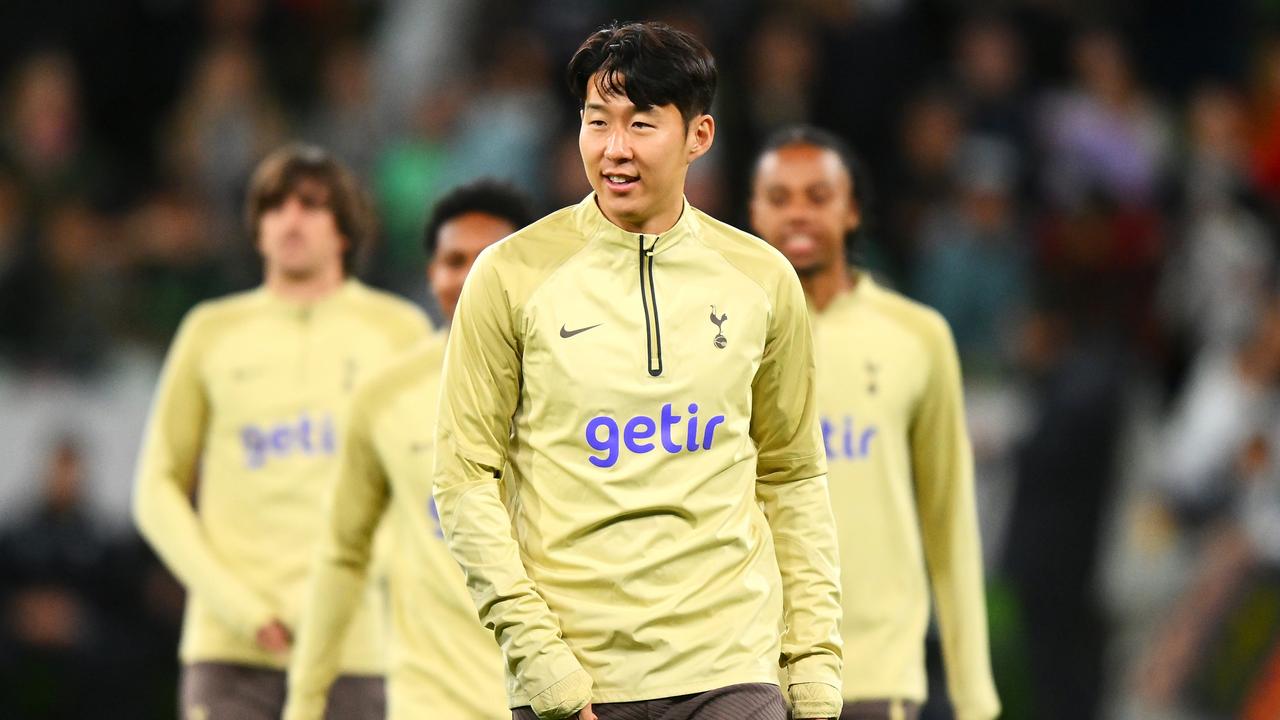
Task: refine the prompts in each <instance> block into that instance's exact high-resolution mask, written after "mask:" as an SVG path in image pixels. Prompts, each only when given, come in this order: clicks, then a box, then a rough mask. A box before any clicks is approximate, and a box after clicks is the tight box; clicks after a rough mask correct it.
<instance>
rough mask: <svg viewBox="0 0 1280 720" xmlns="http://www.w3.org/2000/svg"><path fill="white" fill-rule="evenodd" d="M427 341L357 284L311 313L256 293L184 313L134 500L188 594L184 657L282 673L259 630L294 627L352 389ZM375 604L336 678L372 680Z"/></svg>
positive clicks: (412, 321)
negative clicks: (367, 676)
mask: <svg viewBox="0 0 1280 720" xmlns="http://www.w3.org/2000/svg"><path fill="white" fill-rule="evenodd" d="M427 332H428V326H427V322H426V318H425V317H424V316H423V315H422V313H421V312H419V311H418V310H417V309H416V308H415V307H413V306H412V305H411V304H409V303H407V302H405V301H403V300H399V299H394V298H393V297H392V296H390V295H387V294H385V293H382V292H378V291H375V290H371V289H369V288H367V287H365V286H363V285H361V284H360V283H358V282H356V281H354V280H350V281H348V282H346V283H345V284H344V285H343V286H342V288H341V289H339V290H338V291H336V292H334V293H333V294H332V295H330V296H328V297H326V298H324V299H322V300H319V301H317V302H314V303H308V304H298V303H293V302H289V301H286V300H284V299H281V298H279V297H277V296H275V295H272V294H271V293H270V292H269V291H267V290H266V289H265V288H259V289H257V290H253V291H250V292H246V293H240V294H237V295H232V296H230V297H227V298H224V299H221V300H216V301H212V302H208V303H202V304H200V305H198V306H197V307H196V308H194V309H193V310H192V311H191V312H190V313H188V315H187V317H186V318H185V319H184V320H183V322H182V327H181V328H179V330H178V335H177V337H176V338H175V339H174V342H173V346H172V347H171V348H170V349H169V356H168V358H167V359H166V361H165V368H164V371H163V373H162V374H161V376H160V383H159V387H158V388H157V390H156V394H155V399H154V401H153V405H152V409H151V417H150V420H149V421H148V425H147V431H146V437H145V439H144V441H143V444H142V451H141V455H140V458H139V461H138V474H137V481H136V487H135V490H134V516H135V519H136V521H137V523H138V528H139V530H141V532H142V534H143V536H144V537H146V538H147V540H148V541H149V542H150V543H151V545H152V546H153V547H154V548H155V549H156V552H157V553H158V554H159V555H160V557H161V558H162V559H163V560H164V562H165V564H167V565H168V566H169V569H170V570H172V571H173V573H174V575H176V576H177V577H178V579H179V580H180V581H181V582H182V583H183V584H184V585H185V586H186V588H187V591H188V598H187V610H186V618H185V621H184V624H183V630H182V646H181V656H182V659H183V660H184V661H185V662H197V661H220V662H234V663H242V664H247V665H255V666H261V667H272V668H284V667H285V666H286V665H287V663H288V658H287V657H280V656H276V655H273V654H271V653H267V652H265V651H263V650H261V649H259V648H258V646H257V644H256V643H255V642H254V634H255V632H256V630H257V628H259V627H260V626H262V625H263V624H265V623H266V622H267V621H268V620H269V619H270V618H272V617H276V618H279V619H280V620H282V621H283V622H284V623H285V624H286V625H288V626H289V627H290V628H295V629H296V628H297V627H298V621H299V615H300V610H301V607H300V606H301V605H302V602H303V599H304V594H305V592H304V587H305V584H306V578H307V575H308V571H309V570H310V567H311V562H312V559H313V557H314V556H315V552H316V541H317V540H318V539H319V538H320V530H321V527H322V525H323V517H324V515H323V503H324V499H325V498H326V497H327V495H328V493H329V489H330V485H331V483H332V479H333V477H334V476H333V473H334V470H335V469H336V454H335V453H336V452H337V449H338V438H339V437H341V433H342V429H343V426H344V422H345V421H346V415H347V403H348V401H349V398H350V395H351V392H352V391H353V390H354V389H355V386H356V383H357V381H358V380H360V378H362V377H364V376H365V375H367V374H368V373H371V372H373V371H375V370H377V369H378V368H380V367H381V366H383V365H385V364H386V363H387V362H388V361H389V360H390V359H391V358H392V357H393V356H394V355H396V354H398V353H400V352H402V351H404V350H405V349H407V348H409V347H410V346H412V345H413V344H415V343H416V342H417V341H419V340H421V339H422V338H423V337H425V336H426V334H427ZM197 478H198V479H199V482H198V483H197ZM193 487H195V488H197V489H196V493H195V494H196V497H195V507H193V506H192V500H191V494H192V488H193ZM197 508H198V509H197ZM373 599H374V598H373V594H372V592H371V593H370V597H369V602H367V603H366V604H365V610H363V611H362V612H361V613H360V615H359V617H358V619H357V621H356V623H355V625H354V630H353V632H352V634H351V642H350V643H348V645H347V647H346V652H345V653H344V655H343V661H342V667H343V669H344V671H345V672H350V673H375V672H381V668H382V666H383V662H382V660H383V658H382V644H381V638H382V635H383V633H382V632H381V625H380V621H379V620H378V617H377V615H376V613H375V612H374V611H375V609H376V603H375V602H373Z"/></svg>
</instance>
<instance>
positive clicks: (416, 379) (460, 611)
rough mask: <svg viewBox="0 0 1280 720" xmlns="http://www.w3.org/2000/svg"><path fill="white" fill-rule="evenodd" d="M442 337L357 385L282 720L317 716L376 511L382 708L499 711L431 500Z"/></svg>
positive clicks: (498, 668) (473, 715)
mask: <svg viewBox="0 0 1280 720" xmlns="http://www.w3.org/2000/svg"><path fill="white" fill-rule="evenodd" d="M444 340H445V338H444V336H443V335H438V336H434V337H432V338H431V339H429V340H428V341H426V342H425V343H423V344H422V345H420V346H419V347H418V348H416V349H415V350H413V351H411V352H410V353H409V354H408V355H406V356H405V357H403V358H402V359H400V360H398V361H396V362H395V363H394V364H393V365H392V366H391V367H389V368H387V369H386V370H385V371H383V372H382V373H380V374H378V376H377V377H375V378H374V379H373V380H371V381H370V382H368V383H367V384H365V385H363V386H362V387H361V389H360V390H358V391H357V392H356V396H355V399H354V400H352V402H351V417H350V419H349V420H348V422H347V431H346V434H345V435H344V439H343V443H342V451H341V453H340V454H339V456H340V460H339V464H340V466H341V472H340V476H339V479H338V483H337V486H336V488H335V490H334V496H333V503H332V509H331V510H330V514H329V521H328V523H327V527H326V530H325V533H324V540H323V543H322V550H321V556H320V562H319V563H318V564H317V566H316V570H315V575H314V576H313V577H312V580H311V591H310V600H309V601H308V604H307V618H306V622H305V623H304V624H303V626H302V632H301V637H300V639H299V641H298V649H297V651H296V652H295V653H294V658H293V662H292V663H291V665H290V669H289V701H288V705H287V706H286V708H285V713H284V717H285V720H308V719H314V720H320V719H321V718H323V717H324V711H325V699H326V697H327V695H328V691H329V687H330V685H331V684H332V683H333V680H334V678H335V677H336V676H337V674H338V655H339V651H340V649H341V647H340V642H339V639H340V638H342V637H343V636H344V635H345V634H346V628H347V625H348V622H349V621H350V619H351V616H352V614H353V613H354V612H355V610H356V607H357V605H358V601H359V598H360V592H361V588H363V587H364V585H365V576H366V573H367V569H368V567H369V563H370V555H371V554H372V547H373V539H374V532H375V530H377V528H378V527H379V523H380V522H381V521H382V519H383V517H384V516H385V517H386V519H387V522H388V523H389V524H390V530H391V536H390V540H391V543H392V544H391V558H390V567H389V568H388V570H389V572H388V581H389V583H390V589H391V617H392V627H393V632H392V635H391V653H390V662H389V665H388V668H387V681H388V701H389V703H388V705H389V707H388V711H389V712H388V716H389V717H390V718H391V720H401V719H403V720H412V719H415V718H436V717H438V718H467V719H468V720H479V719H486V718H509V717H510V715H511V714H510V712H509V711H508V710H507V703H506V695H505V693H504V692H503V682H502V656H501V654H500V653H499V651H498V646H497V644H496V643H495V642H494V641H493V635H492V634H491V633H489V631H487V630H485V629H484V627H483V626H481V625H480V621H479V619H478V618H477V617H476V609H475V606H474V605H472V604H471V598H470V597H469V596H468V595H467V589H466V585H465V582H464V580H463V577H462V570H461V569H459V568H458V564H457V563H456V562H454V560H453V558H452V557H450V555H449V550H448V548H446V547H445V544H444V539H443V536H442V534H441V532H440V524H439V520H438V515H437V513H436V509H435V503H434V501H433V500H432V499H431V456H432V454H433V453H432V445H433V444H434V431H435V424H436V418H435V416H436V399H437V397H438V396H439V394H440V366H441V364H442V363H443V361H444Z"/></svg>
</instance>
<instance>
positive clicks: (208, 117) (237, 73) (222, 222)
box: [165, 40, 285, 237]
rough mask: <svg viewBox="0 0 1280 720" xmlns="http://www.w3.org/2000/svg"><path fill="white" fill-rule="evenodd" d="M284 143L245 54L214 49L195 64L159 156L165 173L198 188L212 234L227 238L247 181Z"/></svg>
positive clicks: (233, 46) (256, 67) (259, 76)
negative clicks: (208, 205)
mask: <svg viewBox="0 0 1280 720" xmlns="http://www.w3.org/2000/svg"><path fill="white" fill-rule="evenodd" d="M284 137H285V124H284V118H283V115H282V113H281V111H280V109H279V108H278V107H277V106H276V103H275V101H274V100H273V99H272V96H271V94H270V93H269V92H268V88H267V87H266V83H265V78H264V76H263V71H262V67H261V64H260V62H259V60H258V58H257V56H256V54H255V52H254V49H253V47H252V46H251V45H248V44H246V43H244V42H243V41H238V40H235V41H233V40H225V41H221V42H216V43H215V44H213V45H211V46H210V47H209V48H208V49H207V50H206V51H205V52H204V55H203V57H202V58H201V59H200V60H199V61H198V62H197V63H196V70H195V74H194V77H193V79H192V81H191V83H190V84H189V86H188V89H187V93H186V96H185V97H183V98H182V99H181V101H180V102H179V103H178V107H177V110H176V112H175V114H174V118H173V122H172V126H171V129H170V134H169V142H168V143H167V147H166V151H165V166H166V170H167V174H168V175H169V176H170V177H174V178H176V179H178V181H179V182H181V183H182V184H184V185H189V186H191V187H198V188H202V189H203V191H204V193H205V197H206V198H207V199H208V202H210V203H211V206H212V207H213V208H214V210H215V215H214V219H215V221H218V224H217V226H216V228H215V230H216V232H217V233H218V234H219V235H222V236H224V237H225V236H227V235H230V236H232V237H234V236H236V234H239V222H238V218H239V208H240V204H241V201H242V198H241V197H240V196H241V193H242V191H243V187H244V183H245V181H246V179H247V177H248V174H249V172H250V170H251V169H252V168H253V165H254V163H256V162H257V161H258V160H259V159H260V158H262V157H263V156H264V155H265V154H266V153H267V151H268V150H270V149H271V148H273V147H275V146H276V145H277V144H279V143H280V142H281V141H282V140H283V139H284Z"/></svg>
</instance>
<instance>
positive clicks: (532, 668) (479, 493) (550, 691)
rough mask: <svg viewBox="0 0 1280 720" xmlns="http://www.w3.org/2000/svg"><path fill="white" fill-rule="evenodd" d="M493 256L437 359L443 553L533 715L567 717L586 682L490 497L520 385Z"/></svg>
mask: <svg viewBox="0 0 1280 720" xmlns="http://www.w3.org/2000/svg"><path fill="white" fill-rule="evenodd" d="M492 250H493V248H490V249H489V250H488V251H486V252H485V253H483V254H482V255H481V256H480V258H478V259H477V261H476V265H475V267H474V268H473V270H472V272H471V274H470V275H469V276H468V278H467V282H466V284H465V286H464V287H463V292H462V297H461V299H460V301H459V303H458V308H457V311H456V313H455V315H454V320H453V327H452V330H451V332H450V336H449V346H448V350H447V351H446V355H445V364H444V374H443V380H442V384H443V387H442V391H441V396H440V410H439V424H438V426H437V433H436V465H435V472H434V479H435V498H436V505H437V506H438V508H439V510H440V521H441V526H442V528H443V530H444V535H445V538H446V540H447V541H448V544H449V550H450V552H451V553H452V554H453V556H454V558H455V559H456V560H457V561H458V563H459V564H460V565H461V566H462V569H463V571H464V573H465V575H466V579H467V588H468V589H469V590H470V592H471V596H472V599H473V600H474V601H475V604H476V607H477V609H478V610H479V614H480V620H481V622H482V623H483V624H484V625H485V627H488V628H489V629H491V630H492V631H493V632H494V635H495V636H496V638H497V641H498V644H499V645H500V646H501V647H502V651H503V654H504V656H505V658H506V662H507V665H508V667H509V668H510V669H511V670H512V671H513V674H514V675H515V678H516V680H517V682H518V683H519V684H520V686H521V688H523V689H524V690H525V692H527V693H528V695H529V696H530V698H531V703H530V704H531V706H532V708H533V710H534V711H535V712H537V713H538V714H539V716H541V717H551V718H554V717H565V716H569V715H572V714H573V713H575V712H577V710H579V709H581V708H582V707H583V706H585V705H586V704H587V702H589V701H590V698H591V694H590V691H591V679H590V677H589V676H588V675H587V674H586V672H585V671H584V670H583V669H582V666H581V664H580V663H579V662H578V660H577V658H576V657H575V656H574V654H573V651H572V650H571V649H570V648H569V646H568V645H567V644H566V643H565V642H564V640H563V639H562V636H561V631H560V625H559V621H558V620H557V618H556V617H555V615H554V614H553V613H552V612H551V610H550V608H549V607H547V604H546V602H545V601H544V600H543V599H542V597H541V596H540V595H538V592H537V590H536V588H535V587H534V584H533V581H532V580H530V578H529V574H528V572H527V571H526V569H525V567H524V565H523V563H522V562H521V559H520V549H519V546H518V545H517V544H516V541H515V538H514V537H513V536H512V531H511V518H510V516H509V515H508V514H507V509H506V507H505V506H504V505H503V502H502V499H501V495H500V492H499V486H498V483H499V480H500V475H501V470H502V468H503V467H504V465H505V462H506V455H507V443H508V438H509V436H510V427H511V418H512V415H513V414H514V412H515V409H516V403H517V401H518V397H519V389H520V382H521V359H520V344H519V339H518V337H517V333H516V328H515V324H514V322H513V318H512V311H511V308H510V306H509V304H508V301H507V295H506V293H505V290H504V288H503V287H502V284H501V280H500V278H499V276H498V273H497V271H496V269H495V267H494V264H493V253H492Z"/></svg>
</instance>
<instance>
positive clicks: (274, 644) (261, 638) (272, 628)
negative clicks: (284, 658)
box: [254, 619, 293, 655]
mask: <svg viewBox="0 0 1280 720" xmlns="http://www.w3.org/2000/svg"><path fill="white" fill-rule="evenodd" d="M254 640H256V641H257V643H258V647H260V648H262V649H263V650H266V651H267V652H269V653H275V654H277V655H282V654H284V653H287V652H289V648H290V647H291V646H292V645H293V634H292V633H290V632H289V628H287V627H285V625H284V623H282V622H280V621H279V620H275V619H272V620H271V622H269V623H267V624H266V625H263V626H262V627H260V628H258V633H257V634H256V635H255V636H254Z"/></svg>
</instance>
